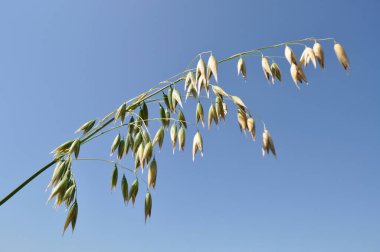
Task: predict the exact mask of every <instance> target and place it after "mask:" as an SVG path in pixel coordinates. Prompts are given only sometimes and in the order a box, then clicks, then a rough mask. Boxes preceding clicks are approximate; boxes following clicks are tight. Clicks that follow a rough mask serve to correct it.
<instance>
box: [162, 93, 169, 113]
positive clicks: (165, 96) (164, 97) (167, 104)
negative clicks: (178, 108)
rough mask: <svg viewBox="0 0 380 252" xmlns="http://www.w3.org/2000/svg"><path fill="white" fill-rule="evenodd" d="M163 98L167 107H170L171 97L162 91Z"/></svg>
mask: <svg viewBox="0 0 380 252" xmlns="http://www.w3.org/2000/svg"><path fill="white" fill-rule="evenodd" d="M169 90H170V89H169ZM162 100H163V101H164V103H165V105H166V107H167V108H168V109H170V103H169V97H168V96H167V95H166V94H165V93H162Z"/></svg>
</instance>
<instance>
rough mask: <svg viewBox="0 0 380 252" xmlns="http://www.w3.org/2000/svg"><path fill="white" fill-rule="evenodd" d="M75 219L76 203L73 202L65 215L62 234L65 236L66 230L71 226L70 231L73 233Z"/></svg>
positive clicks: (76, 212)
mask: <svg viewBox="0 0 380 252" xmlns="http://www.w3.org/2000/svg"><path fill="white" fill-rule="evenodd" d="M77 217H78V203H77V201H76V200H75V202H74V203H73V204H72V206H71V207H70V210H69V212H68V214H67V218H66V222H65V225H64V226H63V233H62V235H63V234H65V231H66V229H67V228H68V226H69V225H70V224H71V229H72V231H73V232H74V229H75V224H76V223H77Z"/></svg>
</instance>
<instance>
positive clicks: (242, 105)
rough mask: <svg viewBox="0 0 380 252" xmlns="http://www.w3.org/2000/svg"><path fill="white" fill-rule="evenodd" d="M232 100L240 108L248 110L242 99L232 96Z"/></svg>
mask: <svg viewBox="0 0 380 252" xmlns="http://www.w3.org/2000/svg"><path fill="white" fill-rule="evenodd" d="M230 97H231V100H232V101H233V102H234V103H235V105H236V106H238V107H239V108H241V109H243V110H245V109H246V108H247V106H245V104H244V102H243V101H242V99H240V97H238V96H234V95H231V96H230Z"/></svg>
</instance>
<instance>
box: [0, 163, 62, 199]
mask: <svg viewBox="0 0 380 252" xmlns="http://www.w3.org/2000/svg"><path fill="white" fill-rule="evenodd" d="M57 161H58V159H55V160H52V161H50V162H49V163H47V164H46V165H45V166H43V167H42V168H41V169H39V170H38V171H37V172H36V173H34V174H33V175H32V176H30V177H29V178H28V179H27V180H25V181H24V182H23V183H22V184H21V185H19V186H18V187H16V188H15V189H14V190H13V191H12V192H10V193H9V194H8V195H7V196H5V197H4V198H3V199H2V200H1V201H0V206H1V205H3V204H4V203H5V202H7V201H8V200H9V199H10V198H12V197H13V195H15V194H16V193H17V192H18V191H20V190H21V189H22V188H23V187H24V186H26V185H27V184H29V182H31V181H32V180H33V179H35V178H36V177H37V176H38V175H40V174H41V173H43V172H44V171H46V170H47V169H48V168H49V167H50V166H52V165H54V164H55V163H56V162H57Z"/></svg>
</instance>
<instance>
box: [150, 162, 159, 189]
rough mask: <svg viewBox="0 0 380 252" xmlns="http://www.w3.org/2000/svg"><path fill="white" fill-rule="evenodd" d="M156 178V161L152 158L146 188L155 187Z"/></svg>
mask: <svg viewBox="0 0 380 252" xmlns="http://www.w3.org/2000/svg"><path fill="white" fill-rule="evenodd" d="M156 178H157V162H156V159H155V158H153V160H152V162H151V163H150V166H149V170H148V188H150V187H153V188H155V187H156Z"/></svg>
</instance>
